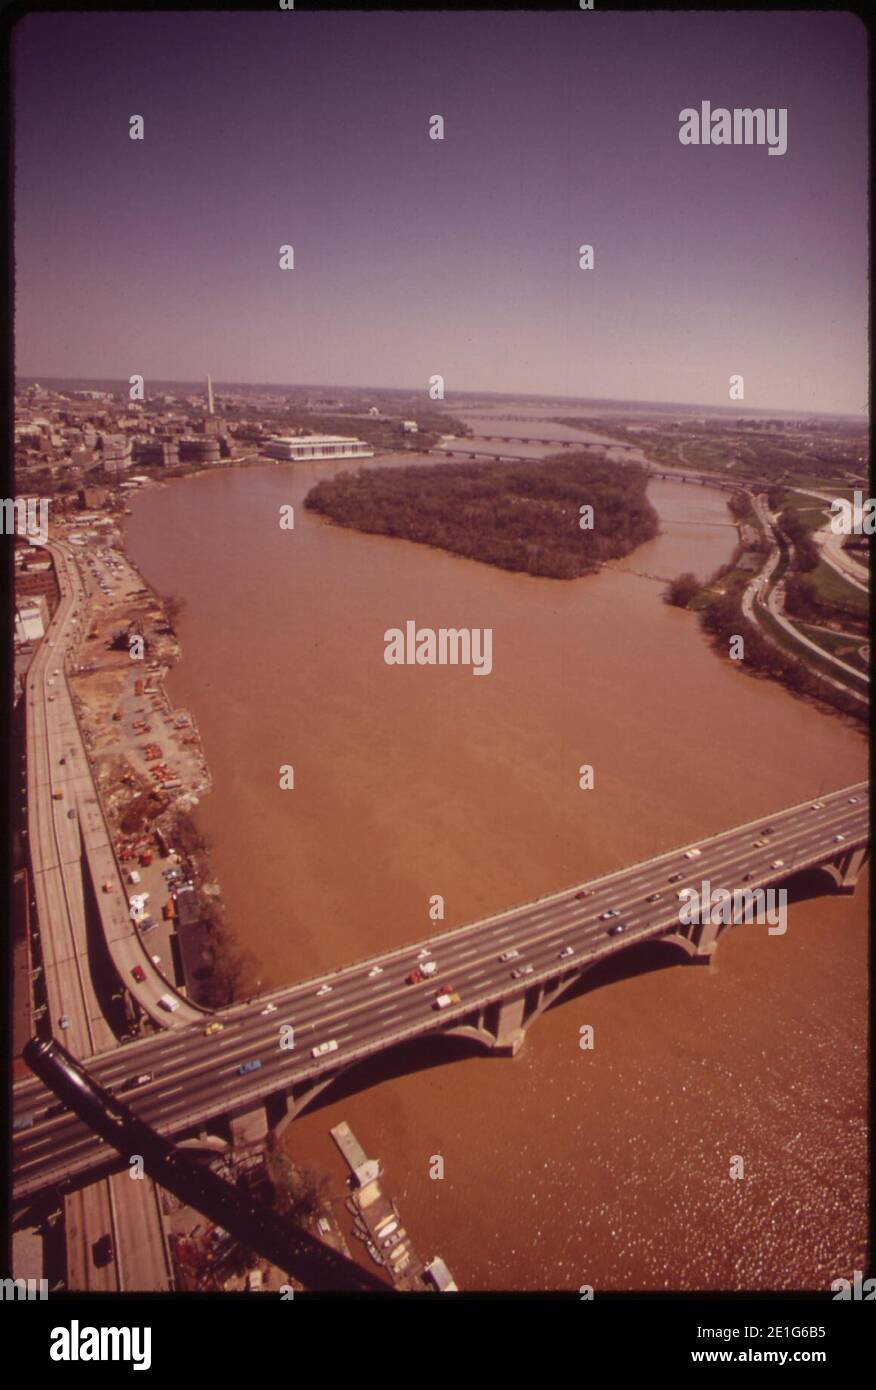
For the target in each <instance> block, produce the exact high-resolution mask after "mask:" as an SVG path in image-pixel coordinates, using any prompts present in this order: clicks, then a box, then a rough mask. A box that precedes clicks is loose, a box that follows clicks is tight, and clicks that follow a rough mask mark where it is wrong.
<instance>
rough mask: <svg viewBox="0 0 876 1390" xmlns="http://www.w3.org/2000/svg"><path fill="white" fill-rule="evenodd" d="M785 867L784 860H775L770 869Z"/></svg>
mask: <svg viewBox="0 0 876 1390" xmlns="http://www.w3.org/2000/svg"><path fill="white" fill-rule="evenodd" d="M784 867H785V861H784V859H774V860H773V861H772V863H771V864H770V868H771V869H784Z"/></svg>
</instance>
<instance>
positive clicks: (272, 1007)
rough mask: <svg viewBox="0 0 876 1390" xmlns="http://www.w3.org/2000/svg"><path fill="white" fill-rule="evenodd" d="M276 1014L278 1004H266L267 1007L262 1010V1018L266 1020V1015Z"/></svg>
mask: <svg viewBox="0 0 876 1390" xmlns="http://www.w3.org/2000/svg"><path fill="white" fill-rule="evenodd" d="M276 1012H277V1006H276V1004H266V1005H265V1007H264V1008H263V1009H262V1018H264V1017H265V1015H266V1014H275V1013H276Z"/></svg>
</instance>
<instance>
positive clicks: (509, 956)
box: [499, 946, 520, 965]
mask: <svg viewBox="0 0 876 1390" xmlns="http://www.w3.org/2000/svg"><path fill="white" fill-rule="evenodd" d="M519 955H520V952H519V951H518V949H517V947H516V946H512V948H511V950H510V951H503V952H502V954H501V956H500V957H499V962H500V964H502V965H504V964H505V961H506V960H516V959H517V957H518V956H519Z"/></svg>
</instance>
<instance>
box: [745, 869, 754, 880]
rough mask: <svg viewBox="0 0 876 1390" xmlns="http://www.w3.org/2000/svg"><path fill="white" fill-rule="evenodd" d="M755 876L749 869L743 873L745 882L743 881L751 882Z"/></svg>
mask: <svg viewBox="0 0 876 1390" xmlns="http://www.w3.org/2000/svg"><path fill="white" fill-rule="evenodd" d="M753 878H754V874H753V873H752V872H751V870H750V869H749V871H748V873H747V874H743V875H742V882H743V883H750V882H751V880H752V879H753Z"/></svg>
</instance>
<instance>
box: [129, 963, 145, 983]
mask: <svg viewBox="0 0 876 1390" xmlns="http://www.w3.org/2000/svg"><path fill="white" fill-rule="evenodd" d="M131 974H132V975H133V976H134V979H135V980H136V981H137V983H138V985H142V983H143V981H144V980H145V979H146V971H145V970H144V969H143V967H142V965H135V966H134V969H133V970H132V971H131Z"/></svg>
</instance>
